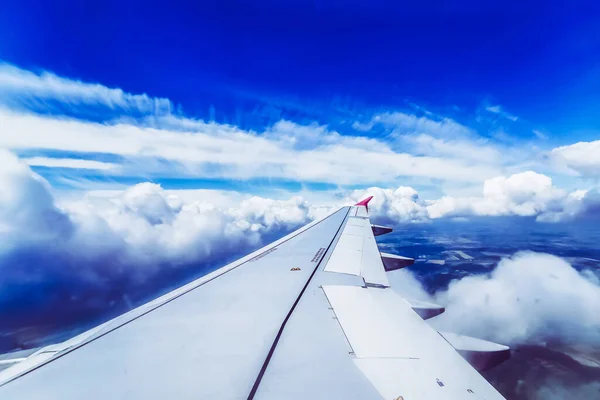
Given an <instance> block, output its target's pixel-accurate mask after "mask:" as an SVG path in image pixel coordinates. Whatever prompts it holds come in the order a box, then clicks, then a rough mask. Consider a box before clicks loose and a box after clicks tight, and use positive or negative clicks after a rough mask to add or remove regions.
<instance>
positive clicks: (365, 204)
mask: <svg viewBox="0 0 600 400" xmlns="http://www.w3.org/2000/svg"><path fill="white" fill-rule="evenodd" d="M372 198H373V196H369V197H367V198H366V199H364V200H362V201H359V202H358V203H356V204H355V206H365V207H368V206H369V202H370V201H371V199H372Z"/></svg>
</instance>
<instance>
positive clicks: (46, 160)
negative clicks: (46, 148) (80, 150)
mask: <svg viewBox="0 0 600 400" xmlns="http://www.w3.org/2000/svg"><path fill="white" fill-rule="evenodd" d="M23 162H24V163H26V164H27V165H31V166H35V167H51V168H73V169H95V170H111V169H115V168H118V164H113V163H106V162H101V161H94V160H82V159H77V158H50V157H31V158H25V159H23Z"/></svg>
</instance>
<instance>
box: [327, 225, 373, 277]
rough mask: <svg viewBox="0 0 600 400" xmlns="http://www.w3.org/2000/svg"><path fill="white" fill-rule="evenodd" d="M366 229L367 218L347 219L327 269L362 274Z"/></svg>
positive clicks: (328, 270)
mask: <svg viewBox="0 0 600 400" xmlns="http://www.w3.org/2000/svg"><path fill="white" fill-rule="evenodd" d="M364 231H365V220H364V219H363V218H356V217H349V218H348V219H347V221H346V225H345V226H344V230H343V231H342V234H341V236H340V239H339V240H338V242H337V244H336V246H335V249H334V250H333V253H332V255H331V257H330V258H329V261H328V262H327V265H326V267H325V271H327V272H338V273H342V274H350V275H357V276H360V272H361V265H362V257H363V246H364Z"/></svg>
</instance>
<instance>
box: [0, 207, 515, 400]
mask: <svg viewBox="0 0 600 400" xmlns="http://www.w3.org/2000/svg"><path fill="white" fill-rule="evenodd" d="M368 200H370V198H369V199H367V200H364V201H362V202H360V203H358V204H357V205H355V206H352V207H343V208H341V209H339V210H338V211H336V212H334V213H333V214H331V215H329V216H328V217H326V218H324V219H322V220H320V221H316V222H313V223H311V224H309V225H307V226H305V227H303V228H301V229H299V230H297V231H295V232H293V233H291V234H289V235H287V236H285V237H284V238H282V239H280V240H278V241H276V242H274V243H271V244H270V245H268V246H266V247H264V248H262V249H260V250H257V251H255V252H254V253H252V254H250V255H248V256H246V257H244V258H242V259H240V260H238V261H236V262H233V263H231V264H229V265H227V266H225V267H223V268H221V269H219V270H216V271H214V272H212V273H210V274H208V275H206V276H204V277H202V278H200V279H198V280H196V281H194V282H191V283H189V284H187V285H185V286H183V287H181V288H179V289H177V290H175V291H173V292H171V293H168V294H166V295H164V296H162V297H160V298H158V299H156V300H154V301H151V302H150V303H148V304H145V305H143V306H141V307H139V308H136V309H134V310H132V311H130V312H128V313H126V314H124V315H122V316H120V317H118V318H116V319H113V320H111V321H109V322H107V323H104V324H102V325H100V326H98V327H96V328H94V329H92V330H90V331H88V332H85V333H83V334H81V335H79V336H76V337H74V338H72V339H70V340H68V341H66V342H64V343H59V344H57V345H52V346H48V347H45V348H42V349H40V350H38V351H36V352H35V353H34V354H32V355H29V356H28V357H26V358H21V359H19V360H18V362H14V364H13V365H12V366H10V367H9V368H6V369H4V370H2V371H0V399H7V400H8V399H10V400H20V399H27V400H31V399H44V400H46V399H56V400H69V399H86V400H95V399H102V400H105V399H159V398H161V399H162V398H169V399H390V400H392V399H403V400H410V399H502V398H503V397H502V396H501V395H500V394H499V393H498V392H497V391H496V390H495V389H494V388H493V387H492V386H491V385H490V384H489V383H488V382H487V381H486V380H485V379H484V378H483V377H482V376H481V375H479V373H478V372H477V371H476V370H475V369H474V368H473V367H472V366H471V365H470V364H469V363H468V362H467V361H466V360H465V358H463V357H462V356H461V354H463V356H468V355H472V356H473V355H474V356H473V357H472V359H473V360H478V363H479V364H478V365H480V366H481V365H484V366H490V365H491V364H494V363H496V362H497V361H501V360H502V359H503V358H506V355H507V354H508V348H507V347H505V346H500V345H496V344H493V343H490V342H485V341H482V340H479V339H473V338H466V337H464V336H459V335H454V334H451V333H447V334H446V333H438V332H437V331H435V330H434V329H433V328H431V327H430V326H429V324H428V323H427V322H425V321H424V320H423V319H422V317H423V318H427V317H430V316H433V315H437V314H439V313H440V312H442V311H443V307H441V306H437V305H435V304H431V303H425V302H412V301H411V303H412V304H411V303H409V301H410V300H409V301H407V299H405V298H403V297H402V296H401V295H399V294H398V293H397V292H395V291H394V290H393V288H391V287H390V282H389V280H388V278H387V275H386V270H391V269H396V268H400V267H403V266H406V265H409V264H410V259H407V258H405V257H400V258H394V256H393V255H389V254H388V255H387V256H385V257H387V258H385V257H384V258H382V255H381V254H380V252H379V250H378V248H377V244H376V242H375V235H376V234H382V233H387V232H389V231H390V230H391V229H389V228H385V227H381V226H373V227H372V226H371V224H370V221H369V217H368ZM390 257H391V258H390ZM385 260H388V261H386V262H385V265H384V261H385ZM389 260H391V261H389ZM453 344H454V345H453ZM459 351H460V352H461V354H459ZM475 364H477V363H475ZM475 364H474V365H475ZM476 366H477V365H476Z"/></svg>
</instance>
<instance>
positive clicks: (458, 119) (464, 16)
mask: <svg viewBox="0 0 600 400" xmlns="http://www.w3.org/2000/svg"><path fill="white" fill-rule="evenodd" d="M597 11H600V8H599V7H598V6H597V5H595V4H594V2H573V3H572V4H570V5H569V6H568V7H566V6H565V5H563V4H559V3H553V2H530V3H527V4H522V3H520V2H513V3H510V2H509V3H506V2H504V3H496V4H491V3H490V4H482V3H480V2H474V1H473V2H471V1H469V2H461V4H454V3H441V2H440V3H436V4H428V5H414V4H412V5H411V4H402V3H399V2H394V3H393V2H377V1H375V2H368V3H365V2H318V1H317V2H314V1H313V2H298V1H290V2H271V1H261V2H246V1H237V2H236V1H234V2H231V1H221V2H189V3H187V4H168V5H167V4H163V3H160V2H124V1H115V2H113V1H110V2H104V3H101V4H91V3H87V2H85V3H81V2H68V1H60V2H54V3H53V4H52V5H49V4H43V3H38V2H30V1H23V2H13V3H12V4H8V5H6V6H5V7H4V10H3V12H2V14H1V15H0V38H1V39H0V60H2V62H4V64H3V67H2V69H3V70H2V73H3V74H4V78H5V79H4V86H3V91H4V93H3V94H2V95H1V96H0V97H1V99H0V104H1V105H2V106H3V107H4V110H8V111H7V112H11V113H17V114H18V115H20V116H22V115H29V114H33V115H36V116H38V117H39V118H42V117H41V116H43V118H46V119H39V120H38V121H37V122H38V124H34V123H32V124H29V125H27V124H25V125H24V123H22V120H21V119H19V118H17V117H15V115H16V114H15V115H13V117H14V118H11V125H9V124H5V127H6V132H9V131H10V132H11V133H10V134H12V135H16V133H15V132H20V130H22V129H39V128H38V127H39V126H46V125H45V124H46V123H48V122H49V121H50V120H52V121H53V124H54V125H55V130H54V131H49V132H48V133H44V134H42V133H36V134H32V135H31V136H30V139H29V143H28V144H25V143H14V141H12V142H11V141H5V143H2V145H3V146H4V147H8V148H9V149H11V150H12V151H14V152H16V153H17V154H18V155H19V156H20V157H21V158H28V159H36V157H37V159H36V161H37V164H36V163H32V166H33V168H34V169H35V170H36V171H37V172H39V173H41V174H42V175H43V176H45V177H46V178H47V179H49V180H50V182H51V183H52V184H53V185H55V186H56V187H60V188H62V187H66V188H68V187H70V186H77V185H74V182H77V183H78V185H79V186H81V184H82V182H86V184H88V185H92V184H94V183H105V184H106V185H114V186H115V187H116V186H118V185H130V184H133V183H137V182H140V181H144V180H151V181H153V182H158V183H161V184H162V185H163V186H165V187H169V188H219V189H232V190H239V191H247V192H263V191H264V190H266V189H273V188H277V189H285V190H290V191H299V190H309V191H315V190H317V191H318V190H331V189H334V188H336V187H338V188H339V187H342V188H345V189H354V188H360V187H365V186H368V185H378V186H382V187H397V186H399V185H406V186H412V187H415V188H416V189H417V190H419V192H420V193H423V194H425V195H426V196H429V197H439V196H441V195H444V194H446V195H456V194H461V193H465V194H473V193H480V192H481V186H482V184H483V182H484V181H485V180H487V179H490V178H493V177H495V176H501V175H502V176H509V175H511V174H514V173H520V172H524V171H527V170H532V171H535V172H538V173H541V174H545V175H547V176H550V177H552V179H553V182H554V183H557V184H559V185H560V186H562V187H565V189H567V190H575V189H585V190H588V189H593V188H595V187H596V186H597V176H598V171H600V166H599V165H598V164H600V162H598V163H596V162H595V157H594V151H595V150H594V149H595V148H596V147H594V146H595V143H596V141H597V139H598V137H599V133H600V114H598V113H597V112H596V109H597V102H598V93H600V26H599V25H598V24H597V21H596V20H595V18H594V16H595V15H597V13H596V12H597ZM44 74H45V75H44ZM48 74H50V75H48ZM44 76H45V78H44ZM16 77H19V79H17V78H16ZM48 77H49V78H48ZM57 81H60V85H59V86H60V87H57V86H53V85H54V84H55V83H56V82H57ZM61 85H62V86H61ZM109 93H110V94H109ZM111 96H113V97H111ZM115 99H117V100H115ZM65 119H71V120H72V121H77V122H78V123H81V124H84V123H85V124H87V125H80V128H79V129H80V130H87V128H89V127H90V126H91V128H93V129H92V130H93V131H94V132H95V133H93V134H92V133H90V136H88V138H91V137H100V136H110V137H113V138H115V143H117V142H118V141H119V140H125V139H121V136H119V135H122V134H123V133H122V132H121V133H114V132H113V133H108V134H106V133H100V130H98V129H96V128H97V127H94V126H93V125H90V124H93V123H95V122H100V123H102V124H104V125H102V126H105V125H109V126H111V127H113V128H114V126H115V125H117V124H121V125H120V126H122V125H123V124H126V125H128V126H130V127H137V128H140V127H142V128H144V129H149V128H156V129H160V130H170V132H171V131H172V132H179V133H186V132H199V131H201V132H206V131H207V129H208V130H210V129H213V128H214V129H213V130H212V131H211V132H213V133H211V134H210V135H213V136H212V137H213V138H214V135H217V136H219V135H221V136H222V135H223V134H222V133H214V132H216V131H218V130H219V129H222V130H223V129H224V130H225V131H227V132H229V134H232V133H231V129H230V128H232V129H237V130H238V133H240V132H242V133H244V134H248V135H249V137H256V136H258V137H262V138H266V140H267V141H270V142H269V143H267V144H268V145H271V144H273V141H275V142H277V143H276V147H277V146H283V147H285V148H286V149H287V150H289V152H288V153H286V154H287V156H286V157H288V159H289V158H292V159H293V158H294V155H295V154H296V153H295V152H296V151H300V152H301V151H304V153H303V154H305V155H306V161H305V164H304V165H306V163H310V164H313V163H314V165H315V168H321V169H322V170H321V171H320V172H315V171H312V172H310V173H298V172H297V171H298V170H299V169H305V167H303V166H302V165H303V164H302V163H300V162H299V163H298V164H297V165H287V166H285V165H283V166H282V164H281V163H280V161H279V160H275V161H273V162H270V163H269V162H265V163H264V165H260V166H259V167H257V168H256V169H255V170H252V168H251V167H249V166H251V165H252V164H253V160H251V159H248V160H247V163H246V164H243V166H242V164H239V165H237V167H232V166H230V165H227V160H226V161H223V162H222V161H221V159H219V158H218V157H217V158H215V157H212V158H211V157H208V158H207V159H206V160H204V161H202V162H198V163H196V164H198V165H194V166H190V165H189V164H190V162H191V159H192V158H194V157H199V155H193V154H189V157H183V158H182V157H179V155H178V154H176V153H178V151H177V149H171V150H169V151H165V152H161V151H158V150H157V151H150V152H149V151H148V150H147V149H148V148H149V147H148V146H150V147H151V148H153V149H155V150H156V148H158V147H159V146H158V144H156V143H154V144H152V145H149V144H147V143H138V146H137V147H136V148H135V149H133V148H132V149H130V151H129V150H127V151H125V150H123V151H121V150H122V149H116V147H118V145H117V144H115V143H113V144H112V145H110V146H109V145H106V146H99V147H98V148H94V146H89V145H87V144H88V143H89V139H85V138H82V139H81V140H82V141H83V142H85V141H86V140H87V141H88V143H82V144H80V145H73V146H71V145H69V146H64V143H66V142H67V141H69V140H71V139H68V138H67V137H64V138H62V137H61V138H60V139H59V138H58V136H59V134H58V133H56V132H57V131H58V132H60V134H62V132H64V129H63V128H61V127H59V126H58V125H57V124H58V122H59V121H63V122H64V121H65ZM17 120H18V121H17ZM202 121H204V122H206V123H207V124H208V123H209V122H211V123H212V128H210V129H209V128H207V126H206V124H205V125H202V124H204V122H202ZM29 122H31V121H29ZM282 122H284V123H285V124H287V125H285V126H283V127H282V125H281V124H282ZM280 128H281V129H280ZM144 132H145V133H144V134H145V135H147V137H149V136H148V135H150V134H149V133H148V131H147V130H146V131H144ZM144 134H142V135H144ZM235 134H236V133H233V135H235ZM36 135H37V136H36ZM43 135H52V136H56V137H57V138H56V140H55V143H50V144H48V143H45V144H43V143H42V142H43V141H42V142H40V143H38V140H37V139H38V138H41V137H42V136H43ZM94 135H96V136H94ZM123 135H124V134H123ZM19 136H21V135H20V134H19ZM125 136H126V135H125ZM180 136H181V135H180ZM117 137H118V138H117ZM123 137H124V136H123ZM136 138H137V136H136ZM291 138H295V139H293V140H292V139H291ZM23 140H25V139H23ZM129 140H132V141H135V140H137V139H134V138H132V137H129ZM161 140H167V141H168V142H169V143H173V142H174V140H173V139H172V138H171V137H169V138H167V137H165V138H163V139H161ZM232 140H233V139H232ZM294 140H295V142H294V143H292V141H294ZM368 140H372V141H371V142H368ZM361 141H362V142H361ZM254 142H256V141H254ZM254 142H253V145H251V146H250V145H249V146H247V147H243V146H242V147H233V148H228V147H222V148H221V149H222V151H223V152H225V153H227V152H229V155H230V156H233V158H236V157H238V155H237V154H236V155H233V153H231V152H233V151H238V153H239V152H242V151H243V150H241V149H247V150H248V152H249V153H253V152H254V153H256V157H257V158H261V157H262V158H264V157H263V154H262V153H261V152H260V151H258V150H263V149H264V148H265V146H266V144H264V143H262V142H260V143H254ZM367 142H368V143H367ZM577 142H584V143H588V144H589V145H588V144H586V145H582V146H580V147H585V148H584V149H579V148H575V149H573V148H571V147H569V146H572V145H574V144H575V143H577ZM57 143H58V144H57ZM84 144H85V145H84ZM205 145H207V143H204V142H203V144H198V143H195V144H191V143H186V144H181V146H183V147H185V148H187V149H190V148H191V147H194V146H200V147H202V146H205ZM221 145H222V144H219V145H217V144H215V143H213V144H212V145H211V146H221ZM157 146H158V147H157ZM332 146H338V147H339V146H342V147H344V149H343V150H344V151H343V152H342V153H335V151H332ZM378 146H379V148H378ZM125 147H126V146H123V149H125ZM134 147H135V146H134ZM208 147H210V146H208ZM357 147H359V148H363V149H371V150H372V151H371V153H370V154H364V152H356V151H354V149H355V148H357ZM563 147H567V149H566V150H561V151H559V152H553V149H556V148H563ZM202 149H203V150H206V148H205V147H202ZM312 150H320V152H319V154H317V155H316V157H317V158H318V159H319V160H322V159H323V158H324V157H325V153H327V157H329V159H328V161H327V162H323V163H321V164H319V163H318V162H316V161H315V158H314V157H312V156H313V155H314V154H312V153H311V154H307V153H309V152H310V151H312ZM321 150H322V151H321ZM333 150H335V149H333ZM278 151H279V150H275V149H273V151H272V152H270V153H269V154H275V153H277V152H278ZM378 151H379V152H381V153H382V154H384V153H388V152H392V153H394V154H395V155H396V156H397V157H396V158H394V159H392V158H391V157H390V160H389V162H388V163H387V164H385V165H381V166H380V168H374V170H373V173H372V177H371V179H369V176H368V175H366V174H365V175H364V176H360V172H359V171H355V170H354V169H352V168H350V167H349V166H348V165H342V166H339V170H343V171H348V174H347V175H346V176H339V174H340V172H339V170H336V169H335V168H332V169H331V174H329V175H327V174H326V172H327V171H326V170H327V169H329V167H330V166H331V165H333V164H336V163H337V161H336V160H337V158H336V157H343V158H346V159H348V158H349V157H356V160H354V162H355V163H360V162H361V158H363V161H362V162H364V163H366V164H369V157H370V156H372V157H373V158H376V157H375V155H376V153H377V152H378ZM581 152H583V153H582V154H583V156H581V154H580V153H581ZM167 153H169V154H167ZM405 156H407V157H405ZM40 157H42V158H44V159H45V160H44V162H40V159H39V158H40ZM582 157H583V159H585V162H583V163H582V162H581V159H582ZM48 158H61V159H69V160H73V159H83V160H87V161H95V162H103V163H107V165H104V166H103V167H102V168H95V167H98V165H99V164H96V165H95V167H94V165H93V164H90V163H88V164H87V165H86V168H77V165H74V164H73V162H71V163H70V165H68V166H64V165H63V166H60V165H55V164H52V163H49V162H48V161H47V159H48ZM267 158H268V157H267ZM63 164H64V163H63ZM199 164H201V166H199ZM254 164H255V165H257V163H256V162H254ZM109 165H113V166H115V165H116V166H118V167H119V173H116V172H114V171H116V169H114V168H113V169H110V168H109ZM92 167H94V168H92ZM235 168H237V169H236V171H232V169H235ZM386 168H387V169H386ZM392 168H398V171H397V172H394V173H386V172H387V171H388V170H389V169H392ZM107 171H112V172H110V173H109V172H107ZM265 171H270V172H265ZM338 176H339V178H338ZM353 176H356V179H355V180H353V179H352V177H353ZM106 185H105V186H106Z"/></svg>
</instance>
